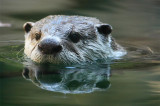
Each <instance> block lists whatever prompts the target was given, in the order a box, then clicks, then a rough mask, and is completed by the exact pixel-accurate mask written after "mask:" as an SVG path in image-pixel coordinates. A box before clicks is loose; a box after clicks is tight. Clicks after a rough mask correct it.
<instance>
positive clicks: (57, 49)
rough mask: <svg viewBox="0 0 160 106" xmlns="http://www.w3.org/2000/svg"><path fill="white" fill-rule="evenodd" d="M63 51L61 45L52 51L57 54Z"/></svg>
mask: <svg viewBox="0 0 160 106" xmlns="http://www.w3.org/2000/svg"><path fill="white" fill-rule="evenodd" d="M61 50H62V46H61V45H58V46H54V47H53V49H52V51H53V52H55V53H57V52H60V51H61Z"/></svg>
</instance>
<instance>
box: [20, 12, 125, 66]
mask: <svg viewBox="0 0 160 106" xmlns="http://www.w3.org/2000/svg"><path fill="white" fill-rule="evenodd" d="M23 28H24V30H25V49H24V53H25V54H26V55H27V57H29V58H31V59H32V60H33V61H35V62H38V63H44V62H51V63H55V64H58V63H82V62H92V61H95V60H97V59H106V60H107V59H108V58H110V57H111V58H118V57H120V56H123V55H125V54H126V51H125V50H124V49H123V48H122V47H121V46H120V45H119V44H117V43H116V42H115V40H114V39H113V38H112V36H111V32H112V26H111V25H109V24H105V23H102V22H100V21H99V20H98V19H96V18H93V17H84V16H65V15H51V16H47V17H45V18H43V19H41V20H40V21H37V22H35V23H33V22H26V23H25V24H24V25H23Z"/></svg>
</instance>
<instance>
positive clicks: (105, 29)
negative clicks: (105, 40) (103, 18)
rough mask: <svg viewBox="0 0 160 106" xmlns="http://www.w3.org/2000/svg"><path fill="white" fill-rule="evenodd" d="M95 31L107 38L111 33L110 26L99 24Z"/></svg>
mask: <svg viewBox="0 0 160 106" xmlns="http://www.w3.org/2000/svg"><path fill="white" fill-rule="evenodd" d="M96 27H97V30H98V32H99V33H100V34H102V35H104V36H107V35H109V34H110V33H111V32H112V26H111V25H109V24H100V25H97V26H96Z"/></svg>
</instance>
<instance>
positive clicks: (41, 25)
mask: <svg viewBox="0 0 160 106" xmlns="http://www.w3.org/2000/svg"><path fill="white" fill-rule="evenodd" d="M98 23H101V22H100V21H99V20H98V19H96V18H92V17H83V16H64V15H56V16H48V17H46V18H44V19H42V20H40V21H37V22H36V23H35V28H36V29H40V30H41V31H43V32H47V33H48V34H53V33H54V34H56V33H57V34H58V33H59V34H60V33H61V34H62V33H63V34H65V33H68V32H71V31H75V32H79V33H82V34H83V33H85V32H87V33H90V34H92V33H93V32H94V25H95V24H98Z"/></svg>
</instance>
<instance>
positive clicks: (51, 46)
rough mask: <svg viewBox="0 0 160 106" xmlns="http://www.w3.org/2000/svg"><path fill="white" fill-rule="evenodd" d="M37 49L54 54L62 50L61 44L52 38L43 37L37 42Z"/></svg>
mask: <svg viewBox="0 0 160 106" xmlns="http://www.w3.org/2000/svg"><path fill="white" fill-rule="evenodd" d="M38 49H39V50H40V51H41V52H42V53H43V54H56V53H58V52H60V51H61V50H62V46H61V45H60V42H59V41H56V40H54V39H44V40H42V41H41V42H40V43H39V44H38Z"/></svg>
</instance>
